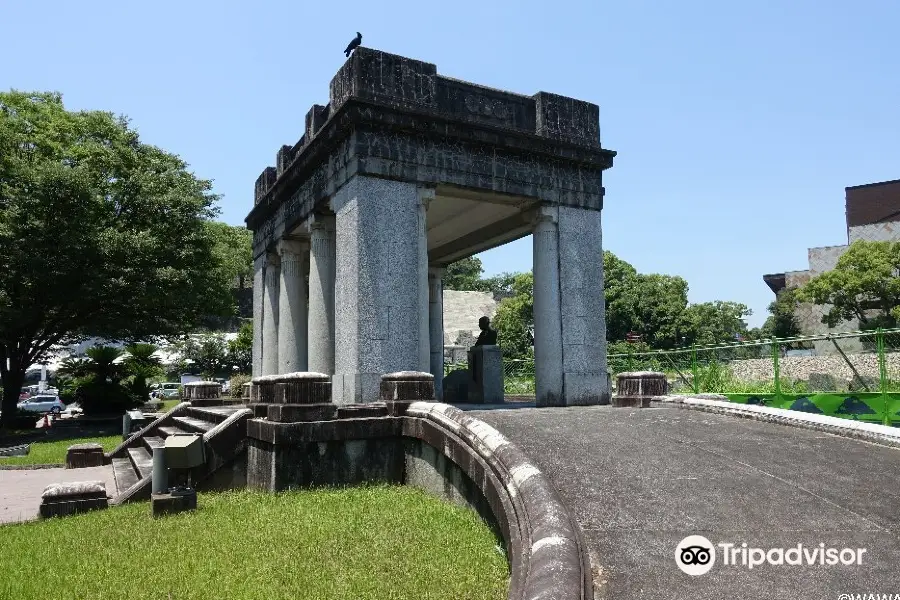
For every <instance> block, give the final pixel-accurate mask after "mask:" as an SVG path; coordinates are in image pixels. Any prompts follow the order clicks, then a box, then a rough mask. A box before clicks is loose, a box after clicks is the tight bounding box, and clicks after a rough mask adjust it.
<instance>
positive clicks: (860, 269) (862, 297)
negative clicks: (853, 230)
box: [797, 240, 900, 330]
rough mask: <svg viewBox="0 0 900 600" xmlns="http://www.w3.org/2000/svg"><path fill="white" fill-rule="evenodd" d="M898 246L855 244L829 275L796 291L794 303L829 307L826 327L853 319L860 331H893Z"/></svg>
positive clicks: (899, 316)
mask: <svg viewBox="0 0 900 600" xmlns="http://www.w3.org/2000/svg"><path fill="white" fill-rule="evenodd" d="M898 274H900V242H869V241H866V240H857V241H855V242H853V243H852V244H851V245H850V248H848V249H847V251H846V252H844V254H843V255H841V257H840V258H839V259H838V261H837V265H836V266H835V268H834V269H833V270H831V271H826V272H825V273H822V274H821V275H817V276H816V277H813V278H812V279H811V280H810V281H809V282H807V283H806V284H805V285H804V286H803V287H801V288H800V289H799V290H797V299H798V300H800V301H801V302H811V303H813V304H819V305H831V308H829V310H828V312H826V313H825V314H824V315H823V317H822V322H823V323H824V324H826V325H828V326H829V327H835V326H837V325H838V324H840V323H842V322H844V321H849V320H852V319H857V320H858V321H859V327H860V329H861V330H869V329H876V328H878V327H885V328H887V327H896V326H897V323H898V320H900V276H898Z"/></svg>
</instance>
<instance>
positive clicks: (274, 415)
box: [266, 402, 337, 423]
mask: <svg viewBox="0 0 900 600" xmlns="http://www.w3.org/2000/svg"><path fill="white" fill-rule="evenodd" d="M336 416H337V405H335V404H332V403H330V402H327V403H325V402H323V403H317V404H270V405H269V408H268V411H267V415H266V418H267V419H268V420H269V421H272V422H273V423H301V422H305V421H330V420H332V419H334V418H335V417H336Z"/></svg>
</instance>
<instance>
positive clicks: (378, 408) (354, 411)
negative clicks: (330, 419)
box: [337, 402, 388, 419]
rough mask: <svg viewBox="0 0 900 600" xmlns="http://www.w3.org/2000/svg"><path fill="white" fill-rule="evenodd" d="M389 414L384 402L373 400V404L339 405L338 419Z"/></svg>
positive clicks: (365, 417)
mask: <svg viewBox="0 0 900 600" xmlns="http://www.w3.org/2000/svg"><path fill="white" fill-rule="evenodd" d="M387 414H388V409H387V405H386V404H384V403H383V402H372V403H371V404H348V405H346V406H339V407H338V412H337V418H338V419H368V418H372V417H386V416H387Z"/></svg>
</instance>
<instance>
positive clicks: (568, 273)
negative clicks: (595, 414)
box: [534, 206, 610, 406]
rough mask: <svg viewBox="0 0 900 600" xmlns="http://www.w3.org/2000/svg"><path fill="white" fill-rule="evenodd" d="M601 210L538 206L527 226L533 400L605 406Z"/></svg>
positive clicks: (542, 403) (604, 328)
mask: <svg viewBox="0 0 900 600" xmlns="http://www.w3.org/2000/svg"><path fill="white" fill-rule="evenodd" d="M605 307H606V304H605V298H604V294H603V248H602V234H601V230H600V211H598V210H588V209H583V208H570V207H563V206H560V207H552V208H548V207H544V208H542V209H541V211H540V214H539V218H538V220H537V223H536V225H535V229H534V368H535V388H536V396H537V398H536V400H537V404H538V406H572V405H580V404H609V396H610V390H609V380H608V378H607V375H606V308H605Z"/></svg>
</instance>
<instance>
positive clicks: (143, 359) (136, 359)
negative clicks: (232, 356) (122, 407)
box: [122, 344, 163, 400]
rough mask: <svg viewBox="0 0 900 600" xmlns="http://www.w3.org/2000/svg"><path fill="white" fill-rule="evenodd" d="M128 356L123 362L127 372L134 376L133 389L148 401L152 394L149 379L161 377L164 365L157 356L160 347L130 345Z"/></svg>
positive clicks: (138, 395) (139, 396) (127, 347)
mask: <svg viewBox="0 0 900 600" xmlns="http://www.w3.org/2000/svg"><path fill="white" fill-rule="evenodd" d="M125 350H126V351H127V352H128V355H127V356H126V357H125V360H123V361H122V366H123V367H124V368H125V371H126V372H127V373H128V374H129V375H131V376H132V380H131V389H132V391H133V392H134V393H135V394H136V395H137V397H138V398H140V399H142V400H146V399H147V397H148V396H149V394H150V385H149V384H148V383H147V380H148V379H151V378H153V377H156V376H158V375H161V374H162V372H163V369H162V363H161V362H160V360H159V357H157V356H155V354H156V351H157V350H159V348H158V347H156V346H154V345H153V344H129V345H128V346H125Z"/></svg>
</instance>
